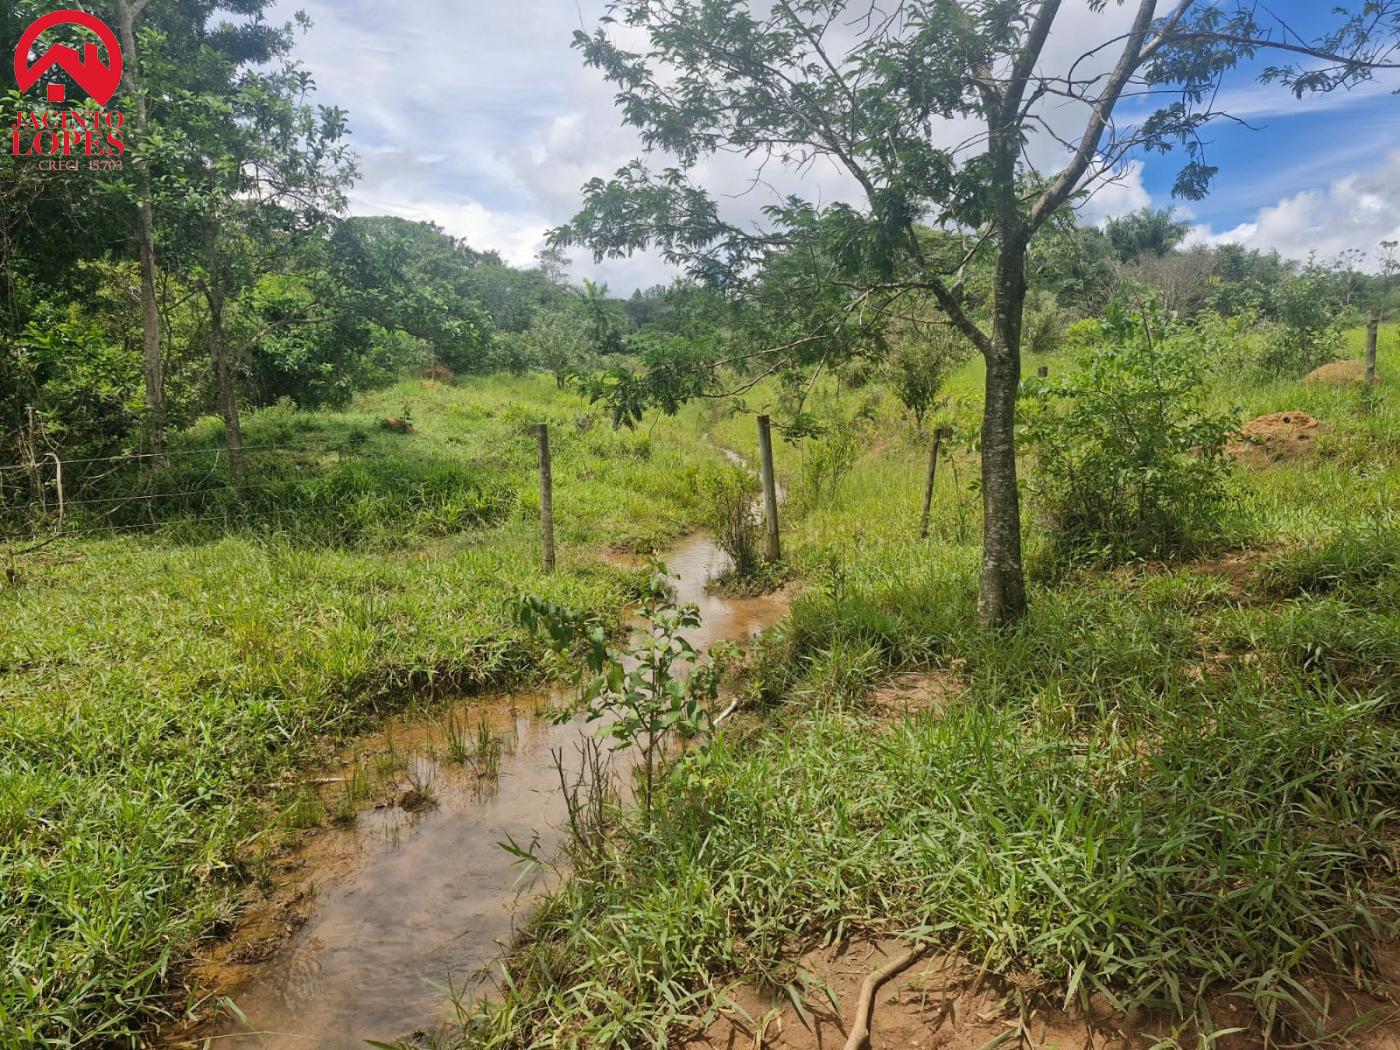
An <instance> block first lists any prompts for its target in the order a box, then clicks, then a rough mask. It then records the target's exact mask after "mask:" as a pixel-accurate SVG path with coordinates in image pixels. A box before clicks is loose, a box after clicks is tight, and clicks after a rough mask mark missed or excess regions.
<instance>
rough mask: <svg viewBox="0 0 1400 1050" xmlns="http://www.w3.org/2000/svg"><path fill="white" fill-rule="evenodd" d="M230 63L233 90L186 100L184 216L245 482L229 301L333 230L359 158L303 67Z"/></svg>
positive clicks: (230, 438) (339, 116)
mask: <svg viewBox="0 0 1400 1050" xmlns="http://www.w3.org/2000/svg"><path fill="white" fill-rule="evenodd" d="M287 46H289V44H288V43H286V42H284V43H283V44H282V46H281V47H280V48H278V49H277V50H275V51H274V55H276V56H278V57H280V56H281V55H282V54H284V53H285V48H286V47H287ZM223 69H224V72H225V75H226V77H227V80H226V81H221V82H217V83H218V88H226V89H224V90H220V89H218V88H215V89H211V90H208V91H205V92H202V93H200V94H198V95H194V96H192V97H190V98H189V99H188V100H187V106H188V107H189V111H190V116H189V118H188V120H187V122H186V124H185V125H184V129H183V130H184V133H185V137H184V147H185V149H186V152H187V155H188V157H189V163H190V168H191V169H192V170H193V171H194V172H195V173H196V174H195V175H194V176H193V177H192V178H190V179H189V180H188V182H187V184H186V187H185V188H186V201H185V215H184V218H185V220H186V229H185V241H186V243H187V244H188V245H189V247H190V250H191V252H192V254H193V259H192V262H193V264H194V265H195V266H196V267H197V269H196V275H195V283H196V286H197V287H198V289H199V291H200V294H201V295H202V296H203V298H204V301H205V304H206V306H207V309H208V317H209V329H208V346H209V355H210V365H211V368H212V371H213V375H214V381H215V386H216V389H217V391H218V401H219V412H220V414H221V415H222V416H223V420H224V440H225V444H226V446H227V448H228V453H229V466H230V469H231V472H232V474H233V477H234V480H235V482H236V483H240V484H241V482H242V480H243V475H244V469H245V468H244V455H243V435H242V426H241V423H240V421H239V411H238V368H239V356H240V355H239V349H240V348H239V347H237V346H234V345H231V344H230V342H229V339H228V325H227V320H228V316H227V311H228V308H229V305H230V303H231V302H232V301H234V300H236V299H237V297H238V296H239V295H240V294H241V293H242V292H244V291H245V290H246V289H248V288H251V287H253V286H254V284H255V283H256V278H257V276H258V275H259V274H262V273H265V272H267V271H268V270H269V269H273V268H274V267H275V266H277V265H282V266H285V265H288V264H289V263H290V262H291V260H293V259H294V258H295V257H296V255H297V254H298V252H299V251H300V250H302V249H303V248H304V246H305V245H307V244H315V243H316V242H318V241H320V240H322V239H324V238H325V237H326V236H327V235H328V232H329V221H330V219H331V217H332V216H333V215H334V214H335V213H336V212H337V211H339V210H341V209H342V208H343V206H344V197H343V190H344V187H345V186H346V185H347V184H348V182H349V180H350V179H352V178H353V176H354V166H353V163H352V161H351V158H350V155H349V151H348V149H347V147H346V146H345V145H344V144H343V138H344V136H345V133H346V120H345V114H344V112H343V111H342V110H340V109H338V108H335V107H326V106H313V105H312V104H311V103H310V102H309V101H308V96H309V94H310V91H311V89H312V82H311V78H310V76H309V75H308V74H307V73H306V72H305V71H304V70H301V69H299V68H297V67H296V66H295V65H290V64H289V65H286V66H284V67H283V68H281V69H273V70H266V71H265V70H260V69H249V70H242V71H240V70H239V68H238V66H237V65H236V64H233V63H227V64H225V65H224V66H223ZM319 305H320V304H318V303H312V304H310V306H311V307H313V308H314V307H316V306H319ZM309 319H310V317H309V315H308V316H304V317H303V318H301V320H309ZM295 320H296V319H293V318H288V319H287V321H289V322H294V321H295Z"/></svg>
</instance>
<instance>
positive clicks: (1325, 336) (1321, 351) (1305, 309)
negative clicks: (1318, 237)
mask: <svg viewBox="0 0 1400 1050" xmlns="http://www.w3.org/2000/svg"><path fill="white" fill-rule="evenodd" d="M1329 292H1330V290H1329V288H1328V275H1327V274H1326V273H1325V272H1324V271H1323V270H1322V269H1321V268H1320V267H1317V266H1314V265H1309V266H1308V268H1307V269H1305V270H1304V271H1303V272H1302V273H1301V274H1299V275H1298V276H1296V277H1290V278H1287V279H1285V280H1284V281H1283V282H1282V283H1280V284H1279V286H1278V288H1277V289H1276V290H1275V292H1274V309H1275V312H1276V313H1277V315H1278V321H1279V326H1278V328H1277V330H1276V331H1275V333H1274V335H1273V338H1271V339H1269V340H1268V342H1267V343H1266V345H1265V347H1264V352H1263V353H1262V354H1261V355H1260V357H1259V360H1258V367H1259V369H1260V371H1262V372H1264V373H1265V374H1266V375H1269V376H1278V377H1284V378H1289V379H1297V378H1298V377H1299V376H1303V375H1306V374H1307V373H1308V372H1311V371H1312V370H1313V369H1314V368H1318V367H1320V366H1322V365H1325V364H1327V362H1329V361H1334V360H1336V358H1337V351H1338V349H1339V348H1340V347H1341V343H1342V331H1341V326H1340V325H1339V324H1338V322H1337V308H1336V306H1335V304H1334V302H1333V299H1332V296H1331V295H1330V294H1329Z"/></svg>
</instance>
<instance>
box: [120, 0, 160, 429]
mask: <svg viewBox="0 0 1400 1050" xmlns="http://www.w3.org/2000/svg"><path fill="white" fill-rule="evenodd" d="M144 6H145V4H144V3H141V4H139V5H138V6H136V7H134V8H133V6H132V4H131V3H130V2H128V0H118V2H117V26H118V32H120V34H121V41H122V54H123V56H124V66H123V68H124V70H125V78H124V79H125V80H126V85H127V89H128V90H129V91H130V92H131V95H132V99H133V101H134V102H135V107H136V110H135V112H136V120H135V122H134V128H135V131H136V136H137V138H138V139H139V138H140V137H141V136H142V135H144V134H145V131H146V96H145V94H144V93H143V92H142V90H141V86H140V84H138V83H137V81H136V30H135V22H136V16H137V14H138V13H139V12H140V10H141V8H142V7H144ZM136 194H137V216H138V225H137V238H138V242H139V245H140V256H141V362H142V370H143V371H144V372H145V375H146V426H147V430H148V433H147V439H148V441H149V442H150V449H151V451H152V452H154V453H156V454H157V455H159V454H160V453H161V452H163V451H164V450H165V385H164V378H163V376H162V369H161V359H160V311H159V309H158V308H157V305H156V233H155V208H154V206H153V205H152V202H151V173H150V171H149V169H147V168H146V166H145V165H144V164H142V165H141V166H140V167H139V168H138V169H137V172H136Z"/></svg>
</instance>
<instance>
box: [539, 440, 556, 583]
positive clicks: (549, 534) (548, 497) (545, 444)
mask: <svg viewBox="0 0 1400 1050" xmlns="http://www.w3.org/2000/svg"><path fill="white" fill-rule="evenodd" d="M535 438H536V440H537V441H538V442H539V446H540V540H541V545H542V546H543V548H544V571H545V572H553V571H554V473H553V470H552V468H551V467H550V463H549V424H548V423H536V424H535Z"/></svg>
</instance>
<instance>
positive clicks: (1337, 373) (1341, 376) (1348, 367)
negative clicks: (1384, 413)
mask: <svg viewBox="0 0 1400 1050" xmlns="http://www.w3.org/2000/svg"><path fill="white" fill-rule="evenodd" d="M1365 381H1366V362H1365V361H1333V362H1332V363H1331V364H1326V365H1323V366H1322V367H1321V368H1314V369H1313V370H1312V371H1311V372H1309V373H1308V374H1307V375H1305V376H1304V377H1303V382H1304V383H1315V384H1318V385H1320V386H1353V385H1354V384H1356V383H1364V382H1365ZM1380 381H1381V374H1380V373H1379V372H1377V373H1376V382H1377V383H1379V382H1380Z"/></svg>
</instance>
